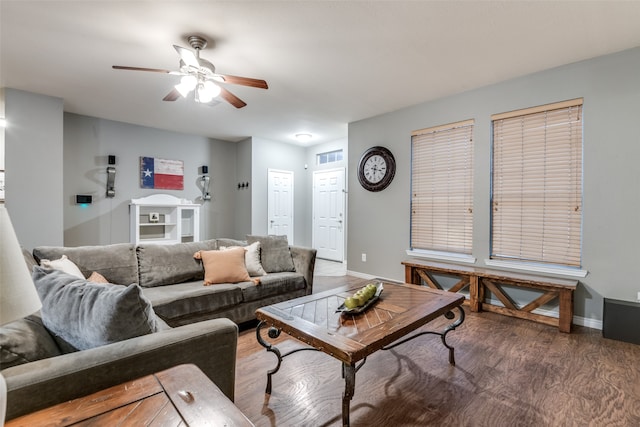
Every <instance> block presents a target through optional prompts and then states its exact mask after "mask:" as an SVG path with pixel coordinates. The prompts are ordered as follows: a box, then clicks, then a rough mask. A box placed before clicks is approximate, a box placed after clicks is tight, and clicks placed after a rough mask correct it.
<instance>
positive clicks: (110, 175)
mask: <svg viewBox="0 0 640 427" xmlns="http://www.w3.org/2000/svg"><path fill="white" fill-rule="evenodd" d="M108 163H109V164H110V165H115V164H116V156H113V155H109V160H108ZM107 197H116V168H115V167H113V166H108V167H107Z"/></svg>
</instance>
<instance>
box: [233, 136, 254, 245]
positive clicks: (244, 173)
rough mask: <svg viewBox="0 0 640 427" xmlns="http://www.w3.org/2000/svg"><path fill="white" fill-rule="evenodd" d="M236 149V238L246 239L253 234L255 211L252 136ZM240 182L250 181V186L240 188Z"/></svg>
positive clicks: (241, 142)
mask: <svg viewBox="0 0 640 427" xmlns="http://www.w3.org/2000/svg"><path fill="white" fill-rule="evenodd" d="M236 151H237V153H238V156H237V165H236V180H235V182H234V187H233V188H234V191H235V200H236V210H235V218H236V227H235V234H234V235H233V236H230V237H233V238H235V239H239V240H244V239H245V237H246V236H247V234H251V214H252V212H253V209H252V206H251V194H252V192H253V185H251V138H247V139H245V140H243V141H240V142H238V144H237V148H236ZM240 182H248V183H249V188H242V189H240V188H238V184H239V183H240Z"/></svg>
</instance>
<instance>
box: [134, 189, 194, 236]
mask: <svg viewBox="0 0 640 427" xmlns="http://www.w3.org/2000/svg"><path fill="white" fill-rule="evenodd" d="M129 217H130V224H131V229H130V236H131V243H134V244H136V245H137V244H141V243H145V244H147V243H152V244H159V245H168V244H172V243H181V242H198V241H200V205H198V204H195V203H193V202H191V201H189V200H185V199H179V198H177V197H175V196H172V195H170V194H154V195H151V196H147V197H141V198H139V199H131V204H130V205H129Z"/></svg>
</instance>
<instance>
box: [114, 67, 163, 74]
mask: <svg viewBox="0 0 640 427" xmlns="http://www.w3.org/2000/svg"><path fill="white" fill-rule="evenodd" d="M112 68H113V69H114V70H131V71H150V72H152V73H166V74H169V73H171V71H169V70H160V69H158V68H141V67H127V66H124V65H114V66H113V67H112Z"/></svg>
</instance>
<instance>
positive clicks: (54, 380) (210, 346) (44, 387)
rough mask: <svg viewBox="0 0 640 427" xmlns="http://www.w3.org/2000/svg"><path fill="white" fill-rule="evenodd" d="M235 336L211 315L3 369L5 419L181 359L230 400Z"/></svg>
mask: <svg viewBox="0 0 640 427" xmlns="http://www.w3.org/2000/svg"><path fill="white" fill-rule="evenodd" d="M237 340H238V326H237V325H236V324H235V323H233V322H232V321H231V320H229V319H224V318H222V319H213V320H207V321H203V322H197V323H192V324H189V325H184V326H180V327H177V328H172V329H167V330H163V331H159V332H156V333H153V334H149V335H144V336H141V337H137V338H131V339H128V340H125V341H121V342H117V343H113V344H109V345H105V346H102V347H97V348H93V349H90V350H83V351H78V352H75V353H68V354H63V355H61V356H56V357H51V358H48V359H43V360H38V361H35V362H30V363H26V364H23V365H19V366H15V367H12V368H8V369H5V370H3V371H2V375H3V376H4V378H5V379H6V382H7V391H8V395H7V419H12V418H15V417H18V416H20V415H24V414H27V413H31V412H33V411H36V410H39V409H43V408H46V407H49V406H51V405H55V404H57V403H61V402H65V401H67V400H70V399H75V398H77V397H81V396H86V395H88V394H91V393H95V392H97V391H99V390H102V389H105V388H107V387H111V386H115V385H118V384H121V383H123V382H127V381H130V380H133V379H136V378H140V377H144V376H146V375H150V374H153V373H155V372H158V371H162V370H164V369H168V368H170V367H173V366H176V365H180V364H183V363H193V364H195V365H196V366H198V367H199V368H200V369H201V370H202V371H203V372H204V373H205V375H207V376H208V377H209V378H210V379H211V380H212V381H213V382H214V383H215V384H216V385H217V386H218V387H219V388H220V390H222V391H223V392H224V394H225V395H226V396H227V397H229V398H230V399H231V400H233V397H234V386H235V366H236V349H237Z"/></svg>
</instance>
